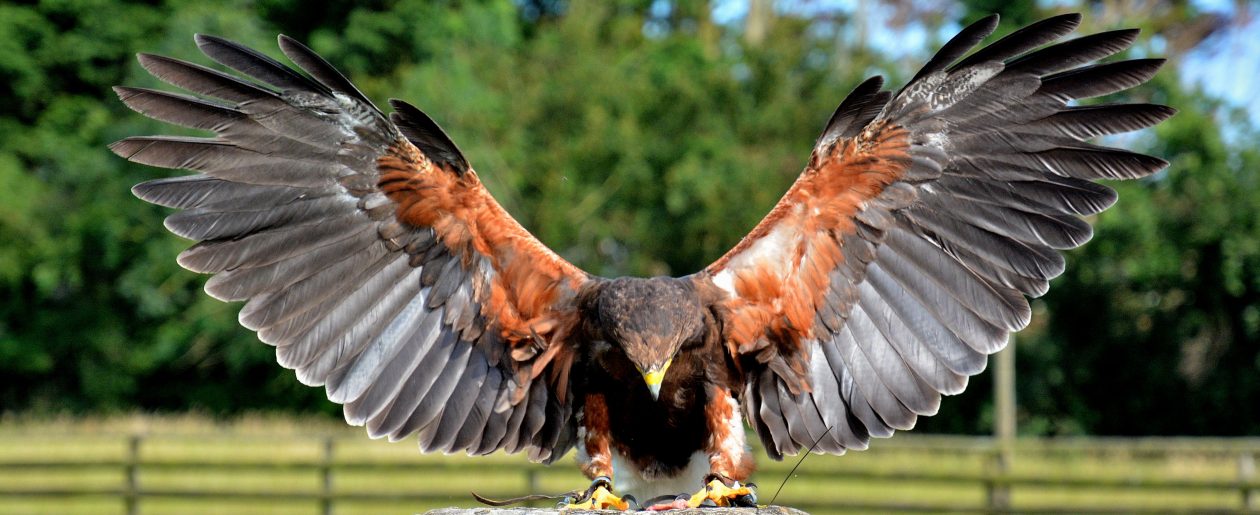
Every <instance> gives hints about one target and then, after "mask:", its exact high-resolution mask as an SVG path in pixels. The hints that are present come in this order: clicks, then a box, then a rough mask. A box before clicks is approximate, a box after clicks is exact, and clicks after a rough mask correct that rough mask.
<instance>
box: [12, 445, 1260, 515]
mask: <svg viewBox="0 0 1260 515" xmlns="http://www.w3.org/2000/svg"><path fill="white" fill-rule="evenodd" d="M121 438H124V439H125V443H123V448H124V452H122V453H121V455H118V456H113V457H106V458H98V459H89V458H74V457H71V458H51V459H45V458H42V457H39V458H32V457H30V456H22V455H20V454H19V455H18V456H6V455H5V454H4V453H3V452H0V474H4V473H19V474H20V473H22V472H23V471H45V472H47V471H53V472H66V471H72V472H73V471H88V470H97V471H120V472H121V481H119V482H116V483H113V484H108V485H90V484H89V485H69V486H65V485H60V484H48V485H31V484H8V483H7V482H0V505H3V504H4V503H5V502H6V501H5V500H6V499H10V500H12V499H34V498H72V497H110V498H116V499H119V500H121V502H122V509H123V511H124V512H125V513H128V514H136V513H139V512H140V511H141V507H142V505H143V504H144V503H145V502H146V501H147V500H154V499H184V500H189V501H193V502H195V501H197V500H208V499H216V500H223V499H232V500H240V501H295V502H298V501H302V502H310V503H313V504H314V505H315V506H317V508H314V509H315V510H317V511H319V512H322V513H332V512H333V511H334V510H335V509H336V508H337V507H338V506H339V505H341V504H343V503H347V502H356V501H374V502H375V501H396V502H406V503H421V504H426V503H427V504H437V503H448V504H449V503H467V502H468V497H467V490H463V489H461V487H446V488H444V489H443V488H437V489H426V490H423V491H417V490H415V489H407V488H402V489H394V490H380V489H372V490H370V491H356V490H354V489H348V488H341V487H339V485H338V479H339V478H340V477H343V476H345V475H347V474H354V473H369V472H382V473H388V474H391V475H393V474H413V475H415V476H416V477H447V478H450V477H456V476H468V477H480V476H485V475H487V474H500V475H502V474H513V475H515V474H519V480H520V481H519V485H523V486H524V488H525V489H527V490H530V491H538V490H539V485H540V479H541V477H542V476H545V475H548V474H553V471H554V470H555V469H544V468H541V467H538V466H519V467H505V465H504V464H503V462H502V461H501V460H497V461H479V460H476V459H470V460H461V461H458V462H453V463H452V462H449V461H432V460H426V459H423V458H418V459H416V460H414V461H388V460H386V461H382V460H380V459H364V458H358V457H353V456H343V455H342V454H349V453H348V452H339V451H340V450H341V449H342V446H343V444H346V443H351V442H353V444H352V445H351V447H352V449H349V450H350V451H352V450H353V447H356V446H357V445H358V444H360V443H361V440H362V439H361V438H359V437H356V438H354V439H352V440H349V441H347V440H346V438H347V437H341V436H336V437H296V438H287V439H286V442H290V443H291V442H292V441H294V440H303V439H305V440H309V443H310V445H311V446H314V447H316V448H317V449H318V451H317V452H314V453H306V455H305V456H303V457H298V458H293V457H292V456H288V457H284V456H281V457H275V456H234V457H229V459H223V458H214V459H209V458H205V457H200V456H197V455H195V453H194V455H193V456H170V455H168V456H162V455H161V453H157V455H150V454H152V453H147V452H146V449H147V448H148V447H149V446H150V445H152V444H153V441H154V440H160V441H162V442H166V443H169V442H171V441H172V439H171V438H170V437H152V438H151V437H149V436H145V435H127V436H125V437H121ZM894 442H895V443H894ZM210 445H213V442H212V443H211V444H210ZM877 445H878V446H877V447H876V448H877V449H880V450H879V451H874V450H872V451H868V453H870V454H878V453H880V452H883V453H885V454H887V453H893V452H900V453H904V454H906V455H910V456H915V455H926V456H929V458H925V459H934V458H930V457H932V456H936V457H939V456H945V455H956V456H958V457H961V458H965V459H970V460H972V461H976V460H979V461H980V462H981V465H980V466H979V467H970V468H965V469H963V470H950V469H948V468H946V469H944V470H942V469H940V468H937V469H933V468H931V467H915V466H913V465H911V466H908V467H894V468H878V467H865V466H850V465H849V464H848V463H849V462H847V461H846V460H849V459H850V458H848V457H846V458H840V459H837V460H834V461H829V462H825V463H822V464H819V466H814V467H806V468H803V469H801V470H800V471H799V472H797V473H796V474H794V475H793V479H792V480H793V481H802V482H805V483H811V482H812V483H813V484H842V483H844V482H859V483H862V484H871V483H888V484H893V485H916V486H907V487H906V488H916V487H921V486H922V485H939V486H944V487H947V488H955V487H956V488H958V489H969V488H974V489H979V490H980V491H981V492H982V495H980V496H978V497H977V499H976V501H978V502H958V501H957V500H942V501H932V502H905V501H902V500H899V499H898V498H895V497H894V498H893V500H891V501H884V500H875V501H872V500H866V499H855V498H842V499H819V498H816V497H814V496H802V495H799V494H798V495H795V496H793V498H791V499H790V500H789V499H788V496H785V497H784V498H782V499H780V501H783V502H781V504H790V505H792V506H795V507H798V508H801V509H805V510H807V511H816V512H828V513H831V512H843V511H849V510H858V511H906V512H911V511H913V512H941V511H947V512H987V513H1007V512H1019V513H1038V512H1061V511H1064V510H1065V509H1066V510H1067V511H1072V512H1095V513H1138V512H1149V513H1175V512H1178V511H1181V512H1195V513H1201V512H1204V511H1212V512H1219V513H1257V512H1260V475H1258V474H1257V472H1256V463H1255V462H1256V456H1257V455H1260V439H1211V440H1193V439H1133V440H1129V439H1083V440H1067V441H1051V440H1022V441H1020V442H1019V443H1018V444H1017V445H1015V446H1014V448H1013V450H1007V451H1005V452H1009V453H1012V454H1011V455H1009V456H1004V454H1003V452H1004V451H1003V449H1001V448H1000V446H999V445H998V444H997V443H996V442H995V441H994V440H992V439H989V438H958V437H935V438H933V437H927V438H913V437H909V436H903V437H900V438H899V439H893V440H890V441H880V442H878V444H877ZM1056 456H1058V457H1062V456H1073V457H1076V458H1075V459H1096V460H1103V461H1105V460H1107V459H1109V457H1112V456H1126V457H1127V458H1126V459H1133V460H1148V461H1149V460H1156V461H1158V460H1169V459H1172V460H1177V459H1182V460H1190V461H1192V462H1196V463H1197V462H1199V461H1203V460H1209V459H1210V460H1212V463H1214V464H1215V466H1216V468H1217V469H1219V468H1220V467H1221V466H1224V465H1222V464H1227V463H1232V465H1233V466H1232V468H1233V469H1235V470H1234V471H1233V473H1232V474H1221V473H1220V470H1215V471H1214V472H1215V473H1213V474H1208V475H1207V477H1197V476H1193V475H1190V476H1185V477H1168V476H1166V475H1163V476H1161V475H1152V474H1133V475H1119V476H1117V475H1107V474H1084V475H1080V474H1071V473H1062V472H1056V471H1055V470H1053V465H1045V466H1039V467H1035V470H1032V471H1030V470H1028V469H1027V468H1025V469H1020V468H1018V467H1010V466H1009V462H1007V463H1003V460H1011V459H1012V458H1013V459H1014V460H1053V459H1054V458H1055V457H1056ZM1082 456H1084V457H1085V458H1081V457H1082ZM520 461H522V462H523V461H524V460H520ZM869 461H871V462H877V461H878V460H875V459H872V460H869ZM763 463H765V462H764V460H763ZM1038 463H1040V462H1038ZM1046 463H1054V462H1053V461H1047V462H1046ZM1135 463H1136V461H1135ZM811 464H813V463H811ZM790 466H791V463H785V464H774V463H769V464H765V465H763V469H762V471H761V476H760V477H761V479H762V480H763V481H768V479H769V478H777V477H782V476H783V475H785V474H786V473H787V469H788V468H789V467H790ZM558 468H559V469H562V470H565V472H564V473H570V474H571V472H570V471H569V469H571V467H569V466H567V465H563V464H562V465H560V466H559V467H558ZM181 470H182V471H188V470H195V471H197V472H198V473H206V474H210V473H215V472H218V473H249V472H275V471H289V472H294V471H296V472H301V473H306V474H313V476H314V478H315V481H314V482H313V485H312V484H310V483H311V482H307V483H306V484H307V486H306V487H304V488H300V489H294V488H293V487H292V486H290V487H282V488H273V489H262V490H260V489H249V488H240V487H228V488H223V487H219V488H205V487H199V486H195V487H171V486H160V485H159V486H153V485H148V484H146V482H147V481H145V480H142V478H148V477H150V476H152V477H160V476H161V475H162V474H167V473H171V472H173V471H181ZM566 480H567V478H566ZM570 486H571V487H572V486H577V484H571V485H570ZM762 486H763V489H762V495H763V496H769V495H770V494H772V493H773V486H777V485H765V484H763V485H762ZM515 488H520V487H519V486H518V487H515ZM489 489H490V490H495V489H498V490H502V489H503V488H501V487H500V488H489ZM1025 489H1027V490H1030V491H1033V490H1047V489H1050V490H1053V489H1060V490H1071V491H1090V492H1094V493H1095V496H1096V497H1097V496H1099V495H1101V496H1102V498H1105V497H1106V496H1107V495H1109V494H1107V493H1106V492H1109V491H1137V492H1160V493H1163V494H1168V493H1170V492H1185V493H1186V494H1187V495H1195V494H1204V493H1209V494H1225V495H1229V496H1231V497H1232V499H1233V501H1228V502H1220V503H1217V504H1207V505H1205V504H1202V503H1200V504H1195V505H1187V506H1185V507H1180V506H1175V505H1150V504H1146V505H1125V504H1122V503H1111V502H1103V503H1095V505H1080V506H1078V505H1073V506H1071V507H1070V508H1065V507H1064V506H1061V505H1052V504H1050V505H1047V504H1044V503H1043V504H1040V505H1039V504H1037V503H1035V502H1034V503H1022V504H1021V503H1019V502H1016V501H1018V499H1016V500H1015V501H1013V497H1012V495H1011V494H1012V492H1015V493H1018V492H1021V491H1022V490H1025ZM1100 492H1101V494H1100ZM517 493H520V492H515V491H513V492H509V493H507V495H515V494H517ZM1222 498H1225V497H1222ZM767 500H768V499H766V498H763V499H762V501H763V502H764V501H767ZM2 511H3V510H0V512H2Z"/></svg>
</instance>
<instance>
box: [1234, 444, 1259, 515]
mask: <svg viewBox="0 0 1260 515" xmlns="http://www.w3.org/2000/svg"><path fill="white" fill-rule="evenodd" d="M1255 478H1256V455H1255V454H1253V453H1251V452H1248V451H1243V452H1242V453H1241V454H1239V455H1238V483H1239V484H1240V485H1241V490H1242V508H1243V510H1245V511H1255V510H1260V492H1257V491H1255V490H1252V489H1251V488H1249V487H1248V483H1250V482H1252V481H1254V480H1255Z"/></svg>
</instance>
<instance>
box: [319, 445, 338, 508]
mask: <svg viewBox="0 0 1260 515" xmlns="http://www.w3.org/2000/svg"><path fill="white" fill-rule="evenodd" d="M335 445H336V444H335V442H334V440H333V437H331V436H326V437H324V455H323V457H322V458H321V459H320V461H319V472H320V476H321V478H322V480H323V481H322V485H321V486H320V488H321V490H320V492H319V507H320V513H323V514H324V515H332V461H333V451H334V450H335V449H334V446H335Z"/></svg>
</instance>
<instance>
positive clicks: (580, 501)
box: [560, 394, 630, 511]
mask: <svg viewBox="0 0 1260 515" xmlns="http://www.w3.org/2000/svg"><path fill="white" fill-rule="evenodd" d="M578 436H579V438H580V439H581V442H580V443H579V444H578V445H579V448H578V463H579V464H580V465H581V466H582V472H583V473H584V474H586V477H589V478H591V486H590V487H588V488H587V489H586V491H585V492H581V493H579V494H578V495H576V496H575V497H574V498H570V499H565V500H564V501H562V502H561V503H560V508H561V509H566V510H623V511H624V510H627V509H629V508H630V503H629V502H628V501H627V499H622V498H620V497H617V496H616V495H614V494H613V493H612V489H613V485H612V474H613V470H612V434H611V432H610V429H609V421H608V404H607V403H605V402H604V396H603V395H601V394H587V396H586V402H585V403H584V405H583V408H582V420H581V422H580V423H579V426H578Z"/></svg>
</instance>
